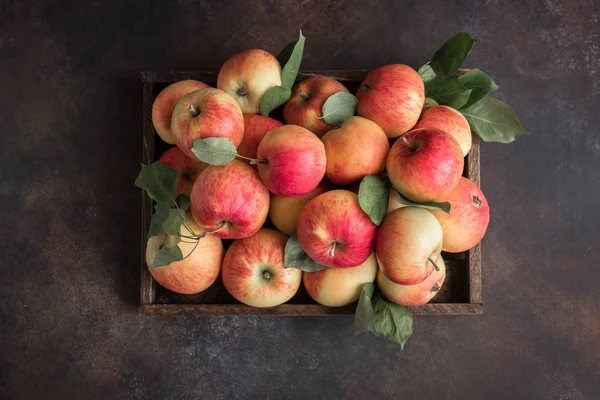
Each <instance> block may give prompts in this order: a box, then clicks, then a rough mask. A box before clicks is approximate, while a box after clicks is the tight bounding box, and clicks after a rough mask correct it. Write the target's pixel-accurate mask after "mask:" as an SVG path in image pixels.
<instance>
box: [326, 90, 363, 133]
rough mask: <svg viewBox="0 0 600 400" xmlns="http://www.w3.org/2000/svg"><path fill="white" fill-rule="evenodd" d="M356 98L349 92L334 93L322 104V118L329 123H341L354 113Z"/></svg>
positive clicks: (334, 124) (335, 124)
mask: <svg viewBox="0 0 600 400" xmlns="http://www.w3.org/2000/svg"><path fill="white" fill-rule="evenodd" d="M357 104H358V99H357V98H356V97H354V95H353V94H351V93H346V92H338V93H334V94H332V95H331V96H329V97H328V98H327V100H325V103H324V104H323V109H322V113H323V119H324V120H325V122H327V123H328V124H329V125H333V126H337V125H341V124H342V123H343V122H344V121H345V120H347V119H348V118H350V117H351V116H353V115H354V112H355V111H356V105H357Z"/></svg>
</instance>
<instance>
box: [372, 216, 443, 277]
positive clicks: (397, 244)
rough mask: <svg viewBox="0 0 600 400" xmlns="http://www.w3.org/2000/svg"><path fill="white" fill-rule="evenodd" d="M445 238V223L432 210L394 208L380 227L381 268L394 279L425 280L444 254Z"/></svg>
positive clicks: (378, 237)
mask: <svg viewBox="0 0 600 400" xmlns="http://www.w3.org/2000/svg"><path fill="white" fill-rule="evenodd" d="M442 240H443V236H442V227H441V226H440V224H439V222H438V221H437V219H435V217H434V216H433V214H431V213H430V212H429V211H427V210H425V209H423V208H419V207H402V208H399V209H397V210H395V211H392V212H391V213H389V214H388V215H386V216H385V218H384V219H383V222H382V223H381V225H380V226H379V229H378V230H377V243H376V245H375V253H376V254H377V261H379V268H381V270H382V271H383V273H384V274H385V276H386V277H387V278H388V279H389V280H391V281H392V282H394V283H398V284H400V285H415V284H417V283H421V282H423V281H424V280H425V279H427V277H428V276H429V275H431V273H432V272H433V271H434V269H435V264H437V263H438V261H439V260H441V258H442V257H441V252H442ZM432 261H433V262H432Z"/></svg>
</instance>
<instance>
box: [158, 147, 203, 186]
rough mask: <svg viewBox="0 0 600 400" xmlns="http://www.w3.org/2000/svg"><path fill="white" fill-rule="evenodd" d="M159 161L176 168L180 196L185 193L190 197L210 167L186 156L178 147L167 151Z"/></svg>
mask: <svg viewBox="0 0 600 400" xmlns="http://www.w3.org/2000/svg"><path fill="white" fill-rule="evenodd" d="M158 161H160V162H161V163H163V164H165V165H166V166H168V167H171V168H175V169H176V170H177V171H178V172H179V177H178V178H177V194H178V195H179V194H182V193H183V194H186V195H188V196H189V195H190V193H191V191H192V186H194V182H196V178H198V175H200V173H201V172H202V171H204V170H205V169H206V167H208V164H206V163H203V162H202V161H200V160H198V159H197V158H195V157H194V158H190V157H188V156H186V155H185V154H183V153H182V152H181V150H179V148H178V147H172V148H170V149H169V150H167V151H165V153H164V154H163V155H162V156H160V158H159V160H158Z"/></svg>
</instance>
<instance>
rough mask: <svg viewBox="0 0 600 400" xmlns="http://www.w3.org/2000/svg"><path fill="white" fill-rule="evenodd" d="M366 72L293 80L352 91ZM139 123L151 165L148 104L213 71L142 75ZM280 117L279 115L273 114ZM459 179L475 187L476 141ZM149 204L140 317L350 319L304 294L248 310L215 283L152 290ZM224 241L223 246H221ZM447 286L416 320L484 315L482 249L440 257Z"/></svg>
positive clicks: (146, 203) (155, 145)
mask: <svg viewBox="0 0 600 400" xmlns="http://www.w3.org/2000/svg"><path fill="white" fill-rule="evenodd" d="M367 72H368V71H362V70H360V71H344V70H341V71H337V70H332V71H301V72H300V73H299V74H298V79H297V80H303V79H307V78H310V77H312V76H316V75H326V76H330V77H333V78H335V79H337V80H339V81H341V82H344V84H345V85H346V86H347V87H348V89H349V90H350V91H351V92H355V91H356V89H357V88H358V86H359V85H360V82H361V81H362V79H363V78H364V77H365V76H366V74H367ZM141 78H142V96H143V100H142V101H143V104H142V106H143V123H142V135H143V136H142V146H143V148H142V161H143V163H144V164H150V163H152V162H154V161H155V160H156V159H158V157H159V156H160V154H162V153H163V152H164V151H165V150H166V149H167V148H168V147H169V146H168V145H166V144H165V143H163V142H162V141H161V140H156V139H157V137H158V135H157V134H156V132H155V130H154V127H153V125H152V103H153V102H154V99H155V97H156V95H157V94H158V93H160V91H161V90H162V89H163V88H164V87H166V86H167V85H168V84H170V83H173V82H177V81H180V80H183V79H195V80H199V81H202V82H206V83H208V84H212V85H214V84H215V82H216V80H217V72H210V71H189V72H186V71H182V72H153V71H144V72H142V76H141ZM273 116H275V117H279V118H280V117H281V110H275V111H274V113H273ZM464 176H466V177H468V178H469V179H471V180H473V181H474V182H475V183H476V184H477V185H479V184H480V164H479V140H478V138H477V137H476V136H474V137H473V147H472V148H471V152H470V153H469V154H468V155H467V158H466V160H465V170H464ZM152 208H153V206H152V200H151V199H150V198H149V197H148V196H147V195H146V194H145V193H144V192H143V191H142V227H141V250H142V251H141V293H140V295H141V305H140V308H139V309H140V312H141V313H143V314H147V315H248V316H250V315H274V316H320V315H323V316H326V315H347V314H353V313H354V310H355V307H356V306H355V305H354V304H352V305H349V306H346V307H338V308H333V307H325V306H322V305H320V304H317V303H316V302H314V301H313V300H312V299H311V298H310V296H309V295H308V293H307V292H306V290H304V288H301V289H300V290H299V292H298V293H297V294H296V296H294V298H292V299H291V300H290V301H289V302H287V303H286V304H282V305H280V306H278V307H273V308H255V307H248V306H246V305H244V304H241V303H239V302H238V301H236V300H235V299H233V297H231V296H230V295H229V294H228V293H227V291H226V290H225V288H224V287H223V284H222V283H221V280H220V279H217V281H216V282H215V283H214V284H213V285H212V286H211V287H210V288H209V289H207V290H206V291H204V292H202V293H200V294H197V295H180V294H176V293H173V292H170V291H169V290H167V289H165V288H163V287H161V286H160V285H157V284H156V282H155V281H154V279H152V275H151V274H150V272H149V271H148V268H147V266H146V258H145V253H146V240H147V239H146V234H147V232H148V228H149V226H150V218H151V216H152ZM224 242H227V241H224ZM444 260H445V261H446V282H445V283H444V285H443V286H442V290H441V291H440V292H439V293H438V294H437V296H436V297H435V298H434V300H433V301H432V302H430V303H429V304H426V305H423V306H417V307H409V308H410V310H411V311H412V312H413V314H415V315H476V314H481V313H482V312H483V306H482V301H481V244H478V245H477V246H475V248H473V249H472V250H470V251H467V252H464V253H458V254H446V253H444Z"/></svg>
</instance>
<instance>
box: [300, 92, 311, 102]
mask: <svg viewBox="0 0 600 400" xmlns="http://www.w3.org/2000/svg"><path fill="white" fill-rule="evenodd" d="M300 97H302V98H303V99H304V100H308V99H309V97H308V95H307V94H306V92H304V90H300Z"/></svg>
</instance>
